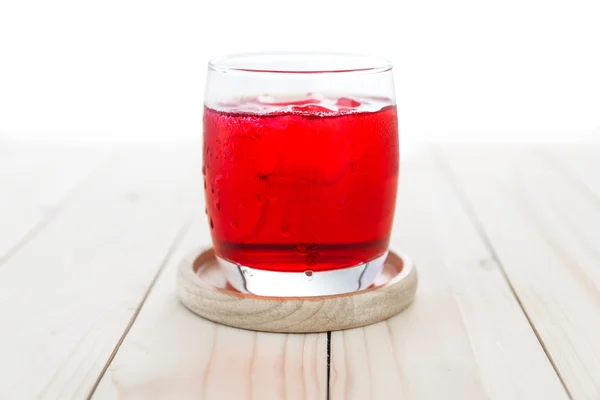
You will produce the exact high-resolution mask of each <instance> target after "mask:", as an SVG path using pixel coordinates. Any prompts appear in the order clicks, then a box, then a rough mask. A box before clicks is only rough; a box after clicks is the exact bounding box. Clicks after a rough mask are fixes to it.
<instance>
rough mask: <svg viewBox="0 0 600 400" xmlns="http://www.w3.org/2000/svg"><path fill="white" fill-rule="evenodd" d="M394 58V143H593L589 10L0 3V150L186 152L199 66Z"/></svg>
mask: <svg viewBox="0 0 600 400" xmlns="http://www.w3.org/2000/svg"><path fill="white" fill-rule="evenodd" d="M252 50H335V51H350V52H359V53H361V52H362V53H370V54H375V55H382V56H386V57H388V58H390V59H391V60H392V61H393V63H394V65H395V70H394V71H395V78H396V91H397V98H398V106H399V110H400V128H401V132H402V135H403V137H404V138H408V139H414V140H418V139H422V138H430V139H442V140H473V139H477V140H565V139H580V138H594V137H598V136H600V2H599V1H598V0H569V1H567V0H564V1H553V0H544V1H541V0H503V1H495V2H489V1H469V0H454V1H435V0H420V1H416V0H413V1H382V0H370V1H361V2H352V1H351V0H344V1H339V0H335V1H327V0H302V1H289V0H288V1H285V0H278V1H270V0H254V1H250V0H194V1H179V0H172V1H166V0H164V1H142V0H135V1H127V0H104V1H93V2H92V1H83V0H77V1H68V0H54V1H27V0H0V139H2V138H4V139H19V140H36V141H41V140H44V141H57V142H83V143H113V142H134V143H139V142H157V141H158V142H165V141H181V140H190V139H192V140H194V139H198V138H199V137H200V135H201V118H202V95H203V85H204V82H203V81H204V79H205V66H206V63H207V61H208V60H209V59H210V58H212V57H214V56H217V55H221V54H225V53H231V52H242V51H252Z"/></svg>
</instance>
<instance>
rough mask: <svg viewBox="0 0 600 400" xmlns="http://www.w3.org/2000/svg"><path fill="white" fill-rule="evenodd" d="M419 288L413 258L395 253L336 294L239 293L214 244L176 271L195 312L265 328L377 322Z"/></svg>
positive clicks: (318, 328) (333, 327)
mask: <svg viewBox="0 0 600 400" xmlns="http://www.w3.org/2000/svg"><path fill="white" fill-rule="evenodd" d="M198 253H199V255H198ZM416 290H417V271H416V269H415V267H414V266H413V264H412V262H411V261H410V259H408V258H407V257H405V256H402V257H401V256H398V255H396V254H395V253H393V252H390V253H389V255H388V257H387V259H386V261H385V265H384V268H383V271H382V273H381V275H380V276H379V277H378V278H377V280H376V281H375V283H374V284H373V285H372V286H371V287H370V288H368V289H366V290H361V291H359V292H354V293H346V294H340V295H333V296H320V297H261V296H255V295H252V294H246V293H240V292H238V291H237V290H235V289H233V287H231V285H229V283H228V282H227V280H226V279H225V276H224V274H223V273H222V272H221V270H220V268H219V266H218V264H217V260H216V259H215V255H214V252H213V250H212V249H208V250H204V251H201V252H195V253H193V254H192V255H191V256H190V257H188V258H186V259H184V260H183V262H182V263H181V265H180V266H179V272H178V276H177V294H178V296H179V299H180V300H181V302H182V303H183V304H184V305H185V306H186V307H187V308H189V309H190V310H191V311H193V312H194V313H196V314H198V315H200V316H202V317H204V318H206V319H208V320H211V321H214V322H218V323H220V324H223V325H229V326H234V327H236V328H242V329H250V330H255V331H264V332H290V333H307V332H326V331H337V330H341V329H349V328H356V327H359V326H364V325H369V324H374V323H376V322H380V321H383V320H386V319H388V318H390V317H392V316H394V315H396V314H398V313H399V312H400V311H402V310H404V309H405V308H406V307H408V306H409V305H410V304H411V303H412V301H413V299H414V296H415V292H416Z"/></svg>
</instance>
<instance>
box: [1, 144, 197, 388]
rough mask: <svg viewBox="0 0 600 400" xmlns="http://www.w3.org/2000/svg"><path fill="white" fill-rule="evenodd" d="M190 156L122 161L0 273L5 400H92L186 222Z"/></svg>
mask: <svg viewBox="0 0 600 400" xmlns="http://www.w3.org/2000/svg"><path fill="white" fill-rule="evenodd" d="M194 158H195V157H193V156H192V154H191V153H189V152H187V151H186V152H183V153H182V152H180V151H173V150H157V151H139V152H137V151H135V152H134V151H131V152H127V153H125V154H123V155H122V156H121V157H119V158H117V159H115V160H114V162H112V163H111V164H110V165H108V166H107V167H106V168H105V169H103V170H102V171H101V173H100V174H97V175H96V176H94V177H93V179H91V180H90V181H88V182H86V183H85V184H84V186H83V187H82V188H81V190H80V191H78V193H76V194H75V196H73V198H72V199H71V200H70V201H69V204H68V206H67V207H65V208H64V209H63V210H62V212H61V213H59V214H58V215H57V216H56V217H55V218H54V219H53V220H52V221H50V223H49V224H48V225H47V226H46V227H45V228H44V229H43V230H42V231H41V232H39V233H38V234H37V235H36V236H35V237H34V238H33V239H32V240H31V241H29V242H28V243H27V244H26V245H25V246H23V247H22V248H21V249H20V250H19V251H18V252H17V253H16V254H14V255H13V256H12V257H11V258H10V259H9V260H8V261H7V262H6V264H5V265H4V266H3V267H2V268H0V354H1V355H2V356H1V357H0V398H1V399H33V398H36V399H69V398H83V397H85V396H87V395H88V393H89V392H90V390H91V388H92V386H93V385H94V383H95V381H96V379H97V378H98V376H99V374H100V372H101V370H102V369H103V367H104V366H105V364H106V362H107V360H108V359H109V357H110V355H111V352H112V351H113V349H114V348H115V345H116V343H117V342H118V340H119V338H120V337H121V335H122V333H123V331H124V330H125V328H126V326H127V325H128V323H129V321H130V320H131V318H132V316H134V315H135V313H136V310H137V307H138V304H139V303H140V301H141V299H142V298H143V296H144V295H145V293H146V291H147V289H148V287H149V284H150V283H151V282H152V280H153V279H154V277H155V275H156V273H157V270H158V269H159V267H160V266H161V263H162V262H163V260H164V258H165V257H166V255H167V253H168V252H169V249H170V247H171V246H172V243H173V242H174V240H175V238H176V237H177V235H178V232H179V231H180V229H181V227H182V225H183V223H184V221H185V220H187V219H188V218H189V214H190V210H191V206H192V202H191V201H190V197H189V195H188V194H189V191H190V188H192V187H196V186H197V187H200V184H198V182H200V181H201V178H200V174H199V173H197V174H195V175H197V177H196V179H195V181H194V183H195V185H190V183H191V180H190V178H191V170H192V165H193V164H194V163H195V162H194V161H193V160H194ZM199 169H200V168H199V165H198V166H197V168H196V171H199ZM193 206H195V207H198V206H199V205H198V204H193Z"/></svg>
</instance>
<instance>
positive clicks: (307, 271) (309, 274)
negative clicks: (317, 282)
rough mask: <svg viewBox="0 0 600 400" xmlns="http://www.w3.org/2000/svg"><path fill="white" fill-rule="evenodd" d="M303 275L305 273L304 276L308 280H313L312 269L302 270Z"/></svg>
mask: <svg viewBox="0 0 600 400" xmlns="http://www.w3.org/2000/svg"><path fill="white" fill-rule="evenodd" d="M304 275H306V277H307V278H308V280H309V281H312V280H313V271H312V270H310V269H309V270H306V271H304Z"/></svg>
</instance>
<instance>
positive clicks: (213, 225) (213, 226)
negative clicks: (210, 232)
mask: <svg viewBox="0 0 600 400" xmlns="http://www.w3.org/2000/svg"><path fill="white" fill-rule="evenodd" d="M214 228H215V224H214V223H213V220H212V218H211V219H210V229H214Z"/></svg>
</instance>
